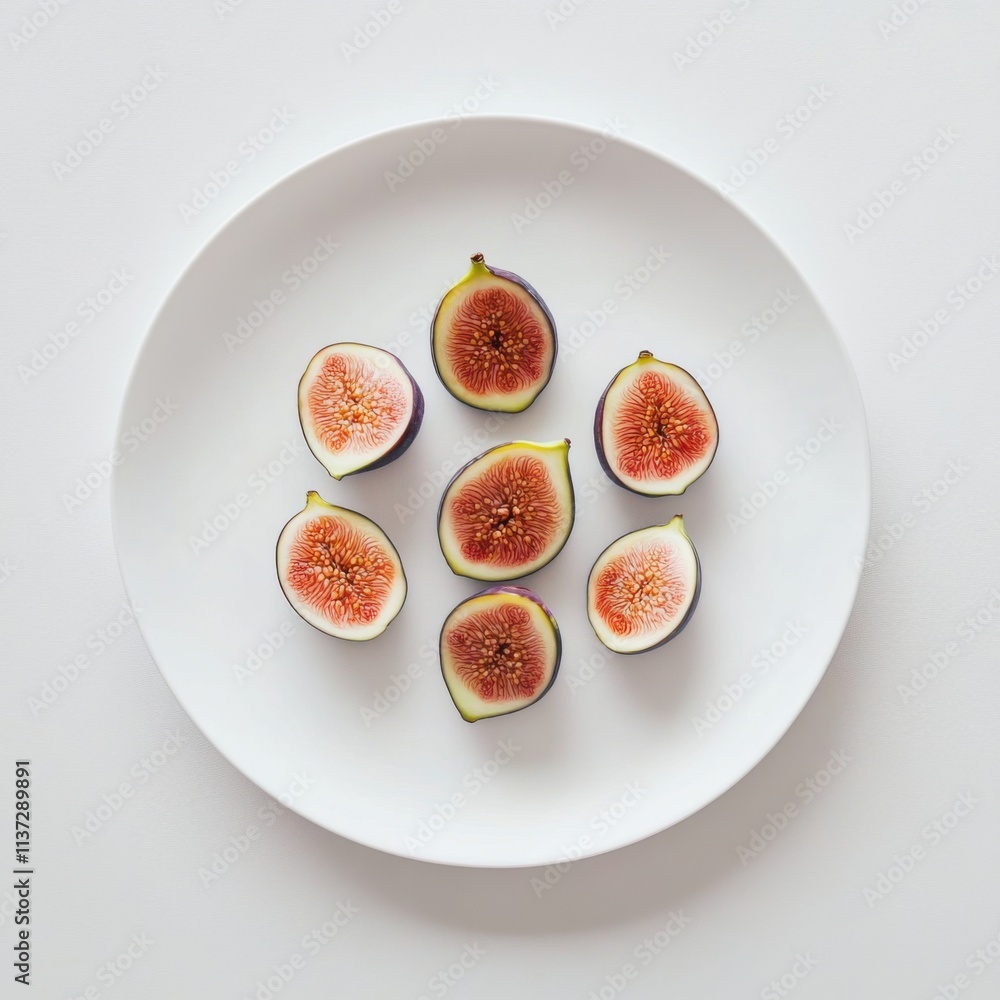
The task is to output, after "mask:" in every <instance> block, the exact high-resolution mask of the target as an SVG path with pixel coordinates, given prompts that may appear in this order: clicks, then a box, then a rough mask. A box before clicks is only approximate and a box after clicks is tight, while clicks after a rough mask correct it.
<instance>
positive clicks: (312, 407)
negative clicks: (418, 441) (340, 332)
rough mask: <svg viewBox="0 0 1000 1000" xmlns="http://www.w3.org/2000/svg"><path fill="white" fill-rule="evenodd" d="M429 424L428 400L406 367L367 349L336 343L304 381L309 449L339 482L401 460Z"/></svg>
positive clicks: (302, 409) (302, 410) (303, 419)
mask: <svg viewBox="0 0 1000 1000" xmlns="http://www.w3.org/2000/svg"><path fill="white" fill-rule="evenodd" d="M423 419H424V397H423V394H422V393H421V391H420V387H419V386H418V385H417V383H416V382H415V381H414V380H413V377H412V376H411V375H410V373H409V372H408V371H407V370H406V367H405V366H404V365H403V362H402V361H400V360H399V358H397V357H396V355H395V354H390V353H389V352H388V351H383V350H382V349H381V348H379V347H370V346H369V345H367V344H331V345H330V346H329V347H324V348H323V350H321V351H319V352H318V353H317V354H315V355H314V356H313V359H312V361H310V362H309V366H308V367H307V368H306V371H305V374H304V375H303V376H302V378H301V380H300V381H299V422H300V423H301V424H302V432H303V434H305V437H306V444H308V445H309V450H310V451H311V452H312V453H313V454H314V455H315V456H316V457H317V458H318V459H319V460H320V462H322V464H323V465H324V467H325V468H326V471H327V472H329V473H330V475H331V476H333V478H334V479H342V478H343V477H344V476H350V475H352V474H353V473H355V472H364V471H366V470H368V469H377V468H379V467H380V466H382V465H387V464H388V463H389V462H392V461H394V460H395V459H397V458H399V456H400V455H402V454H403V452H404V451H406V449H407V448H409V447H410V445H411V444H412V443H413V439H414V438H415V437H416V436H417V431H418V430H420V423H421V421H422V420H423Z"/></svg>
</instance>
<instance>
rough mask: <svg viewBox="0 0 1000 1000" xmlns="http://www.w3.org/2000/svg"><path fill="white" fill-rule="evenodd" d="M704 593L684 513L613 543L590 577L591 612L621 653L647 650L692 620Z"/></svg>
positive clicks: (609, 644) (593, 622)
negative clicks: (683, 516) (685, 528)
mask: <svg viewBox="0 0 1000 1000" xmlns="http://www.w3.org/2000/svg"><path fill="white" fill-rule="evenodd" d="M700 593H701V563H700V562H699V560H698V553H697V552H696V551H695V547H694V545H693V544H692V542H691V539H690V538H689V537H688V535H687V532H686V531H685V530H684V519H683V518H682V517H681V516H680V515H679V514H678V515H677V516H676V517H674V518H673V519H672V520H670V521H669V522H668V523H667V524H658V525H653V526H652V527H650V528H640V529H639V530H638V531H632V532H630V533H629V534H627V535H623V536H622V537H621V538H619V539H617V540H616V541H614V542H612V543H611V544H610V545H609V546H608V547H607V548H606V549H605V550H604V551H603V552H602V553H601V554H600V555H599V556H598V557H597V562H595V563H594V567H593V569H591V571H590V579H589V580H588V581H587V615H588V617H589V618H590V624H591V625H592V626H593V628H594V631H595V632H596V633H597V638H598V639H600V640H601V642H603V643H604V645H605V646H607V647H608V649H610V650H612V651H613V652H615V653H643V652H645V651H646V650H648V649H655V648H656V647H657V646H662V645H663V643H665V642H667V641H668V640H669V639H672V638H673V637H674V636H675V635H677V633H678V632H680V630H681V629H682V628H684V626H685V625H686V624H687V623H688V621H689V620H690V618H691V615H692V614H693V613H694V609H695V607H696V606H697V604H698V597H699V595H700Z"/></svg>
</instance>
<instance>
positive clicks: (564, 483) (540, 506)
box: [438, 439, 575, 581]
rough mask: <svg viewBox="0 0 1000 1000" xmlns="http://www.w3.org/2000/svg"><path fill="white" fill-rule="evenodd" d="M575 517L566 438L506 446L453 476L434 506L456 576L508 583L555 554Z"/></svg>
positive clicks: (442, 537) (526, 573) (529, 571)
mask: <svg viewBox="0 0 1000 1000" xmlns="http://www.w3.org/2000/svg"><path fill="white" fill-rule="evenodd" d="M574 517H575V504H574V498H573V482H572V479H571V478H570V472H569V441H568V440H565V439H564V440H562V441H552V442H550V443H548V444H540V443H537V442H534V441H511V442H510V443H508V444H501V445H497V447H495V448H490V449H489V450H488V451H485V452H483V454H482V455H480V456H479V457H478V458H474V459H473V460H472V461H471V462H469V463H468V464H467V465H465V466H464V467H463V468H461V469H459V470H458V472H457V473H455V476H454V477H453V478H452V480H451V482H450V483H449V484H448V486H447V487H446V488H445V491H444V496H443V497H442V498H441V506H440V508H439V509H438V540H439V541H440V543H441V551H442V553H443V554H444V557H445V560H446V561H447V563H448V565H449V566H450V567H451V569H452V572H453V573H456V574H457V575H458V576H468V577H471V578H472V579H474V580H489V581H497V580H513V579H515V578H517V577H520V576H527V575H528V574H529V573H534V572H535V570H538V569H541V568H542V567H543V566H544V565H546V563H549V562H551V560H552V559H554V558H555V557H556V555H558V553H559V551H560V550H561V549H562V547H563V546H564V545H565V544H566V539H567V538H569V533H570V531H571V530H572V528H573V520H574Z"/></svg>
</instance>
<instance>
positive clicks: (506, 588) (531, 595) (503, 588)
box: [438, 583, 562, 723]
mask: <svg viewBox="0 0 1000 1000" xmlns="http://www.w3.org/2000/svg"><path fill="white" fill-rule="evenodd" d="M488 594H513V595H515V596H517V597H526V598H527V599H528V600H529V601H533V602H534V603H535V604H537V605H538V606H539V607H540V608H541V609H542V611H543V612H545V617H546V618H548V620H549V622H550V624H551V625H552V632H553V634H554V635H555V638H556V662H555V664H554V665H553V667H552V676H551V677H550V678H549V682H548V684H546V685H545V687H544V688H543V689H542V690H541V691H540V692H539V693H538V695H537V696H536V697H535V699H534V700H533V701H531V702H529V703H528V704H527V705H522V706H521V707H520V708H516V709H514V711H513V712H504V713H503V715H491V716H488V717H487V718H491V719H504V718H507V716H510V715H517V713H518V712H523V711H524V710H525V709H526V708H531V706H532V705H536V704H537V703H538V702H540V701H541V700H542V699H543V698H544V697H545V696H546V695H547V694H548V693H549V691H550V690H551V688H552V685H553V684H555V682H556V676H557V675H558V674H559V665H560V663H561V662H562V635H561V634H560V632H559V625H558V624H557V622H556V619H555V616H554V615H553V614H552V612H551V610H550V609H549V607H548V605H547V604H545V602H544V601H543V600H542V599H541V598H540V597H539V596H538V595H537V594H536V593H535V592H534V591H533V590H528V588H527V587H515V586H512V585H510V584H507V583H500V584H497V585H496V586H495V587H487V588H486V589H485V590H480V591H478V592H477V593H475V594H473V595H472V597H467V598H466V599H465V600H464V601H462V602H461V603H460V604H458V605H457V607H456V609H455V610H458V608H460V607H461V606H462V604H466V603H467V602H468V601H471V600H473V599H474V598H476V597H484V596H486V595H488ZM452 613H454V612H452ZM448 617H449V618H450V617H451V615H450V614H449V616H448ZM443 646H444V628H443V627H442V629H441V636H440V639H439V640H438V662H439V663H441V677H442V679H443V680H444V682H445V687H447V686H448V679H447V678H446V677H445V674H444V658H443V657H442V656H441V653H440V650H441V648H442V647H443ZM459 714H460V715H461V711H459ZM462 718H463V719H464V720H465V721H466V722H470V723H476V722H484V721H486V720H485V719H466V718H465V716H464V715H462Z"/></svg>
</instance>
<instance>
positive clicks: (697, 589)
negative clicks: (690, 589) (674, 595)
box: [584, 514, 702, 656]
mask: <svg viewBox="0 0 1000 1000" xmlns="http://www.w3.org/2000/svg"><path fill="white" fill-rule="evenodd" d="M674 521H679V522H680V524H679V525H678V527H679V529H680V532H681V534H682V535H683V537H684V538H685V539H686V540H687V543H688V545H690V546H691V551H692V553H693V554H694V566H695V585H694V593H693V594H692V596H691V603H690V605H689V606H688V609H687V611H686V612H685V614H684V617H683V618H682V619H681V620H680V621H679V622H678V623H677V624H676V625H675V626H674V627H673V629H672V630H671V631H670V632H669V633H668V634H667V635H665V636H664V637H663V638H662V639H660V641H659V642H654V643H653V645H651V646H643V647H642V648H641V649H614V648H612V647H611V646H609V645H608V644H607V643H606V642H605V641H604V639H603V638H601V635H600V633H599V632H598V631H597V629H596V628H594V634H595V635H596V636H597V639H598V641H599V642H600V643H601V645H602V646H604V647H605V648H606V649H608V650H610V651H611V652H612V653H617V654H618V655H619V656H638V655H639V654H641V653H649V652H651V651H652V650H654V649H659V648H660V647H661V646H665V645H666V644H667V643H668V642H670V640H671V639H673V638H675V637H676V636H678V635H680V634H681V632H683V631H684V629H685V628H687V624H688V622H689V621H691V617H692V615H693V614H694V612H695V608H697V607H698V600H699V598H700V597H701V575H702V574H701V557H700V556H699V555H698V549H697V548H696V547H695V544H694V542H692V541H691V536H690V535H689V534H688V533H687V531H686V530H685V528H684V518H683V517H682V515H680V514H675V515H674V516H673V517H672V518H671V519H670V520H669V521H668V522H667V523H666V524H660V525H649V526H647V527H646V528H637V529H636V530H635V531H627V532H626V533H625V534H624V535H619V537H618V538H616V539H615V540H614V541H613V542H611V543H610V544H608V545H606V546H605V547H604V548H603V549H602V550H601V553H600V555H598V557H597V558H596V559H595V560H594V563H593V565H592V566H591V568H590V573H589V574H588V576H587V583H586V585H585V588H584V601H585V604H586V607H587V617H588V619H589V618H590V577H591V576H592V575H593V573H594V569H595V568H596V566H597V564H598V563H599V562H600V561H601V558H602V557H603V556H604V553H605V552H607V551H608V549H610V548H611V547H612V546H613V545H617V544H618V543H619V542H620V541H621V540H622V539H623V538H628V537H629V535H637V534H639V533H640V532H643V531H648V530H649V529H650V528H665V527H668V526H669V525H670V524H672V523H673V522H674ZM591 627H592V628H593V622H591Z"/></svg>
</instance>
